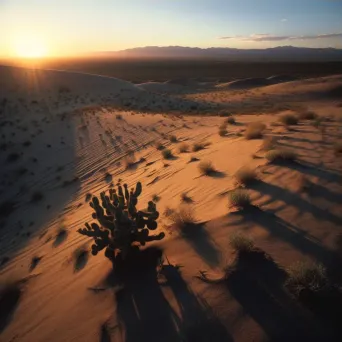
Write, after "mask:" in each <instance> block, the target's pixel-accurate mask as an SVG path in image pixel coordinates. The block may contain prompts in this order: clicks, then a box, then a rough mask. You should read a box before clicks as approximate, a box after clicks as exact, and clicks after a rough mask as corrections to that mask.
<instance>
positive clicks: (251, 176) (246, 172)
mask: <svg viewBox="0 0 342 342" xmlns="http://www.w3.org/2000/svg"><path fill="white" fill-rule="evenodd" d="M235 178H236V180H237V182H238V183H239V184H242V185H246V186H247V185H250V184H252V183H253V182H255V180H256V172H255V171H254V170H252V169H250V168H247V167H244V168H241V169H240V170H238V171H237V172H236V174H235Z"/></svg>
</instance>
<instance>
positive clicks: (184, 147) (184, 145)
mask: <svg viewBox="0 0 342 342" xmlns="http://www.w3.org/2000/svg"><path fill="white" fill-rule="evenodd" d="M178 150H179V153H187V152H189V144H187V143H185V142H184V143H181V144H180V145H179V148H178Z"/></svg>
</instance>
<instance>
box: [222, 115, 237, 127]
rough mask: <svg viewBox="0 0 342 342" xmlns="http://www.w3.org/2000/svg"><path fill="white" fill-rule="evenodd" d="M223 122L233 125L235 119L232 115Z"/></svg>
mask: <svg viewBox="0 0 342 342" xmlns="http://www.w3.org/2000/svg"><path fill="white" fill-rule="evenodd" d="M225 122H226V123H227V124H230V125H235V124H236V120H235V118H234V116H230V117H229V118H228V119H227V120H226V121H225Z"/></svg>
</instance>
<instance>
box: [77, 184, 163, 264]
mask: <svg viewBox="0 0 342 342" xmlns="http://www.w3.org/2000/svg"><path fill="white" fill-rule="evenodd" d="M141 192H142V185H141V183H140V182H138V183H137V185H136V188H135V189H133V188H132V189H131V190H130V191H129V190H128V186H127V184H124V186H123V187H122V186H121V185H118V186H117V190H116V189H110V190H109V196H107V195H106V193H105V192H102V193H101V194H100V198H101V203H100V200H99V198H98V197H96V196H94V197H93V198H92V200H91V201H90V203H89V204H90V206H91V207H92V208H93V209H94V211H95V213H93V215H92V216H93V218H94V219H97V221H98V222H99V224H100V226H99V225H98V224H97V223H91V224H89V223H85V226H86V228H83V229H79V230H78V232H79V233H80V234H82V235H86V236H90V237H92V238H93V239H94V244H93V245H92V246H91V250H92V254H93V255H97V253H98V252H99V251H101V250H103V249H105V256H106V257H107V258H108V259H110V260H111V261H112V262H113V264H114V266H115V265H117V264H118V262H120V261H123V260H124V259H125V258H126V257H127V255H128V254H131V253H132V252H133V251H138V250H139V246H144V245H145V244H146V242H150V241H154V240H161V239H163V238H164V236H165V234H164V233H159V234H156V235H150V230H155V229H157V227H158V223H157V221H156V220H157V219H158V217H159V212H158V211H157V208H156V204H155V203H154V202H152V201H149V202H148V207H147V209H146V210H137V208H136V205H137V204H138V197H139V196H140V194H141Z"/></svg>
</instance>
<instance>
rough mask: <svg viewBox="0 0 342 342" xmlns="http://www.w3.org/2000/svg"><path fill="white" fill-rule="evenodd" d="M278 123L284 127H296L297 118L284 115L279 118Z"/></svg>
mask: <svg viewBox="0 0 342 342" xmlns="http://www.w3.org/2000/svg"><path fill="white" fill-rule="evenodd" d="M279 121H280V122H281V123H282V124H284V125H286V126H291V125H297V124H298V117H297V116H296V115H294V114H284V115H282V116H281V117H280V118H279Z"/></svg>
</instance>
